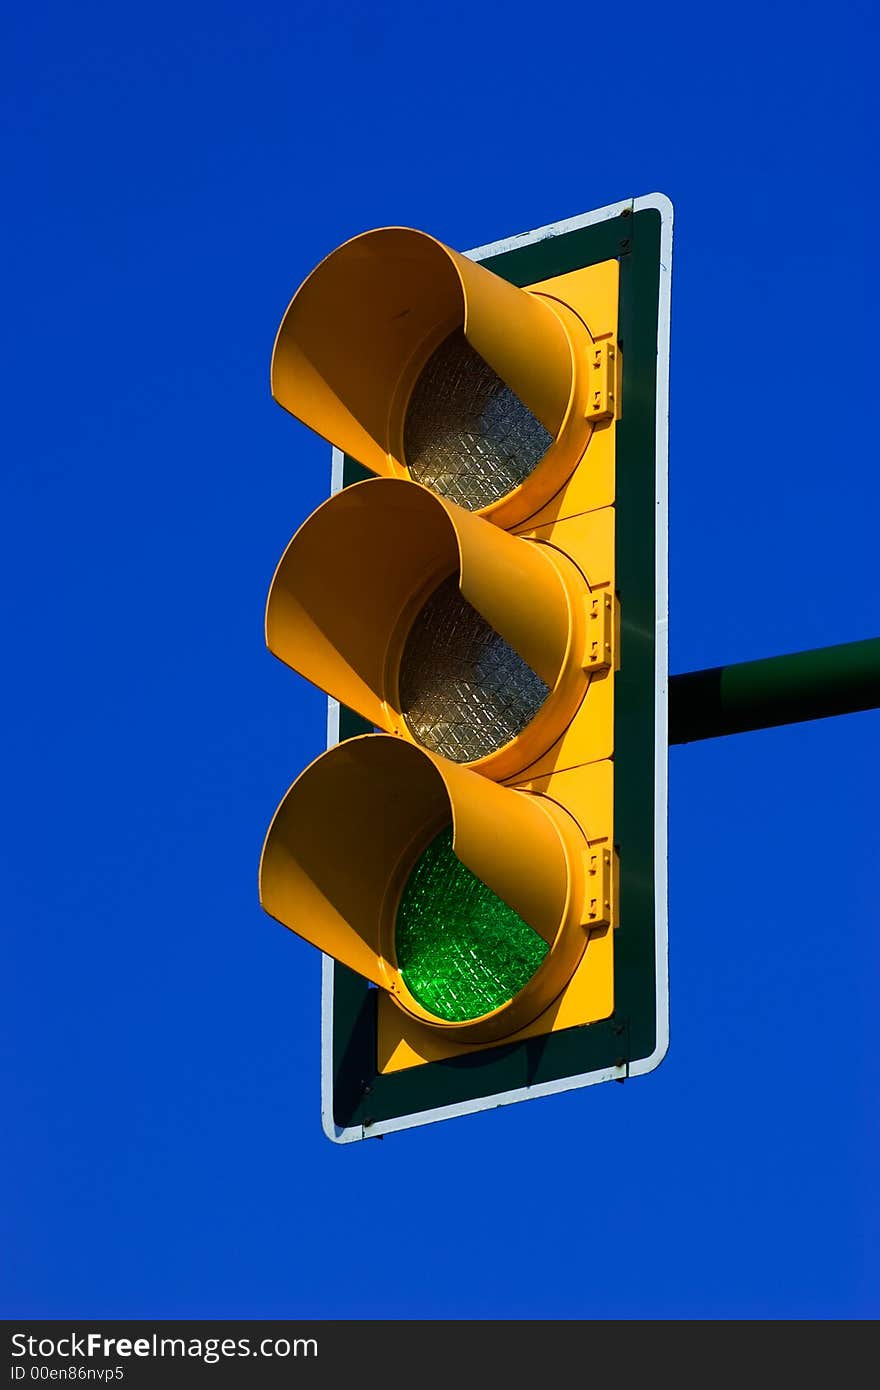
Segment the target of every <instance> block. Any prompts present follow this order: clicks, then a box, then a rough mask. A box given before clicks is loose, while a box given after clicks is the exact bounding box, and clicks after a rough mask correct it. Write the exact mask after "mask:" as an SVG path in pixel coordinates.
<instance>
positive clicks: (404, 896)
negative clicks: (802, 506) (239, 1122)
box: [260, 198, 671, 1140]
mask: <svg viewBox="0 0 880 1390" xmlns="http://www.w3.org/2000/svg"><path fill="white" fill-rule="evenodd" d="M669 213H670V210H669V205H668V203H666V200H665V199H660V198H654V199H653V200H652V199H648V200H639V201H638V202H636V203H630V204H626V205H621V206H620V207H619V208H618V209H605V210H603V213H602V214H595V215H593V217H592V218H590V217H588V218H586V219H576V220H575V223H573V224H562V226H560V227H559V228H555V229H543V230H544V232H546V233H547V235H542V234H541V233H535V234H530V235H529V236H528V237H526V238H520V239H517V244H516V245H515V246H513V247H510V248H505V249H498V250H496V249H495V248H488V250H490V251H495V254H493V255H492V256H491V257H490V256H484V255H481V254H480V253H472V254H471V255H470V256H465V255H461V254H459V253H458V252H456V251H453V250H451V249H450V248H449V247H447V246H445V245H443V244H442V243H441V242H439V241H438V240H436V239H435V238H433V237H430V236H428V235H426V234H425V233H423V232H419V231H413V230H409V229H405V228H399V227H394V228H383V229H380V230H377V231H373V232H367V233H364V234H362V235H361V236H358V237H355V238H354V239H352V240H351V241H348V242H346V243H344V244H343V245H342V246H340V247H339V248H337V250H335V251H334V252H332V253H331V254H330V255H329V256H328V257H327V258H326V259H325V260H324V261H322V262H321V264H320V265H319V266H318V267H317V269H315V270H314V271H313V272H312V273H311V274H310V275H309V276H308V277H307V278H306V279H305V281H304V282H303V284H302V285H301V287H300V289H299V290H298V291H297V292H296V294H295V295H294V297H293V299H292V301H291V303H290V305H289V307H288V309H287V312H286V314H285V315H284V318H283V320H282V323H281V326H280V328H279V330H278V335H277V339H276V343H275V350H274V353H273V357H272V368H271V383H272V392H273V395H274V396H275V398H276V400H277V401H278V402H279V403H280V404H281V405H282V406H283V407H284V408H285V409H286V410H288V411H289V412H290V413H291V414H292V415H294V416H296V417H297V418H298V419H300V420H301V421H303V422H304V423H305V424H306V425H308V426H310V427H311V428H312V429H313V430H315V431H316V432H317V433H319V434H320V435H322V436H323V437H324V438H326V439H327V440H328V441H329V442H330V443H331V444H332V445H333V446H334V451H335V457H336V458H337V459H338V460H340V459H341V461H342V462H343V470H342V471H343V476H342V478H341V480H340V481H341V482H342V483H343V484H344V485H343V486H341V487H339V488H338V489H337V490H336V491H334V493H333V494H332V495H331V496H330V497H329V498H328V500H327V501H326V502H324V503H323V504H322V505H321V506H320V507H318V509H317V510H316V511H315V512H314V513H313V514H312V515H311V516H310V517H308V518H307V519H306V520H305V521H304V522H303V523H302V525H301V526H300V527H299V529H298V530H297V532H296V533H295V535H294V537H293V539H292V540H291V542H290V544H289V546H288V548H287V550H286V551H285V553H284V555H283V557H282V558H281V560H280V563H279V564H278V567H277V569H276V572H275V576H274V578H273V580H272V584H271V588H270V591H269V596H268V602H267V608H266V640H267V644H268V646H269V649H270V650H271V651H272V652H273V653H274V654H275V655H276V656H277V657H279V658H280V659H281V661H283V662H284V663H285V664H286V665H288V666H289V667H291V668H292V669H293V670H295V671H296V672H298V673H299V674H300V675H301V676H304V677H305V678H306V679H307V680H309V681H311V682H313V683H314V684H315V685H317V686H319V687H320V688H321V689H323V690H324V691H326V692H327V694H328V696H330V697H331V701H333V702H338V709H339V711H340V729H339V733H340V741H339V742H338V743H336V744H335V745H334V746H331V747H330V748H329V749H328V750H327V751H326V752H324V753H322V754H321V755H320V756H318V757H317V758H316V759H315V761H314V762H312V763H311V765H310V766H309V767H307V768H306V769H305V771H303V772H302V773H301V774H300V775H299V776H298V777H297V778H296V780H295V781H294V783H293V785H292V786H291V787H290V789H289V791H288V792H287V794H286V796H285V797H284V799H283V800H282V802H281V804H280V806H279V807H278V809H277V811H276V813H275V816H274V818H273V820H272V823H271V826H270V828H269V831H268V833H267V836H266V840H265V844H264V848H263V855H262V859H261V864H260V900H261V903H262V905H263V907H264V908H265V910H266V911H267V912H268V913H269V914H270V915H271V916H273V917H274V918H276V919H277V920H278V921H280V922H282V923H283V924H284V925H285V926H287V927H289V928H291V929H292V930H293V931H295V932H297V933H298V934H299V935H300V936H302V937H304V938H305V939H306V940H308V941H310V942H312V943H313V944H314V945H315V946H317V947H319V948H320V949H321V950H322V951H323V952H324V953H325V957H326V958H327V959H326V961H325V1003H324V1010H325V1045H324V1068H323V1072H324V1124H325V1130H326V1131H327V1133H328V1134H329V1135H330V1137H331V1138H335V1139H342V1140H347V1139H352V1138H361V1137H365V1136H367V1135H370V1134H381V1133H385V1132H388V1131H389V1130H392V1129H396V1128H402V1127H405V1126H407V1125H411V1124H416V1123H423V1122H425V1121H426V1120H428V1119H437V1118H442V1117H444V1116H446V1115H452V1114H456V1113H461V1112H462V1111H464V1110H473V1109H479V1108H485V1107H486V1106H488V1105H496V1104H499V1103H504V1102H505V1101H508V1100H513V1099H520V1098H525V1096H526V1095H539V1094H543V1093H547V1092H549V1091H554V1090H562V1089H566V1088H567V1087H569V1086H576V1085H585V1084H589V1082H591V1081H598V1080H604V1079H610V1078H612V1077H613V1078H617V1079H623V1078H625V1077H626V1076H627V1075H629V1074H633V1073H635V1072H638V1071H644V1070H649V1069H650V1068H651V1067H652V1066H655V1065H657V1063H658V1062H659V1060H660V1059H661V1057H662V1055H663V1053H664V1051H665V1046H666V986H665V907H664V895H663V885H664V874H663V863H662V857H663V843H664V842H663V835H664V833H665V825H664V818H665V699H664V697H665V641H664V631H665V628H664V620H665V611H664V606H665V491H664V483H665V468H664V466H663V465H664V464H665V455H662V450H663V445H664V441H665V435H664V431H663V400H662V399H661V397H662V395H663V384H664V383H663V377H664V374H665V357H664V353H665V336H664V335H665V332H666V328H667V323H666V322H665V321H664V317H665V310H668V280H667V282H666V284H665V285H664V284H663V281H662V278H661V276H662V273H665V272H662V270H661V267H662V266H664V265H665V266H668V250H669V241H670V236H671V223H670V216H669ZM661 251H663V252H665V256H666V259H665V261H663V260H662V259H661ZM640 253H641V254H640ZM664 294H665V296H666V298H665V300H664ZM658 349H659V352H660V355H659V358H658ZM658 362H659V364H660V371H659V372H658ZM658 382H659V386H658ZM658 407H659V408H658ZM661 455H662V457H661ZM658 457H659V458H660V466H659V467H658ZM332 708H333V709H334V710H335V709H336V708H337V704H336V703H334V704H333V705H332ZM661 745H662V746H661Z"/></svg>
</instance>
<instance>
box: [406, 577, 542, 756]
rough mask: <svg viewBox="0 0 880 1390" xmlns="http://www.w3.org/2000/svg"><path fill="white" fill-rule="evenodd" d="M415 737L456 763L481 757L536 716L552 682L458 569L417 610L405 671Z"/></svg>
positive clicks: (408, 711) (408, 715) (408, 709)
mask: <svg viewBox="0 0 880 1390" xmlns="http://www.w3.org/2000/svg"><path fill="white" fill-rule="evenodd" d="M398 685H399V690H400V702H401V710H402V713H403V715H404V718H405V719H406V722H407V726H408V727H409V729H410V731H411V732H412V734H413V735H414V736H415V738H416V739H417V740H418V741H419V743H421V744H422V746H423V747H424V748H428V749H430V751H431V752H432V753H442V755H443V757H444V758H449V759H450V760H451V761H452V762H456V763H464V762H475V761H476V759H477V758H483V757H486V756H487V755H488V754H489V753H494V752H495V750H496V749H498V748H501V747H503V746H504V744H505V743H509V742H510V740H511V739H513V738H516V736H517V735H518V734H519V733H521V732H522V730H523V729H524V728H525V726H526V725H527V724H528V723H529V722H530V720H532V719H534V717H535V715H536V714H537V713H538V710H539V709H540V708H541V706H542V704H543V703H544V701H545V699H546V698H547V695H548V693H549V692H548V688H547V686H546V685H545V684H544V682H543V681H542V680H541V678H540V676H538V675H536V674H535V672H534V671H533V670H532V668H531V666H529V665H527V664H526V662H525V661H523V659H522V657H521V656H520V655H519V653H518V652H516V651H514V649H513V647H511V646H510V644H509V643H508V642H505V640H504V638H503V637H501V636H499V634H498V633H497V632H496V631H495V629H494V628H493V627H490V625H489V624H488V623H487V622H486V620H485V618H484V617H483V616H482V615H481V614H480V613H478V612H477V610H476V609H475V608H473V607H472V606H471V604H469V603H468V602H467V600H466V599H465V598H463V597H462V594H461V591H460V589H459V587H458V577H457V575H455V574H453V575H450V577H449V578H448V579H446V580H444V581H443V583H442V584H440V585H439V587H438V588H437V589H435V590H434V592H433V594H432V595H431V597H430V598H429V599H428V601H427V603H425V605H424V606H423V608H422V609H421V611H420V612H419V613H418V615H417V616H416V619H415V622H414V623H413V625H412V627H411V629H410V632H409V636H408V638H407V640H406V645H405V647H404V651H403V657H402V660H401V663H400V670H399V673H398Z"/></svg>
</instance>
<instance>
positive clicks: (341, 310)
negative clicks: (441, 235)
mask: <svg viewBox="0 0 880 1390" xmlns="http://www.w3.org/2000/svg"><path fill="white" fill-rule="evenodd" d="M590 342H591V339H590V335H589V332H588V330H587V328H586V326H585V325H584V324H583V323H582V321H581V320H580V319H579V318H578V317H577V315H576V314H574V313H573V312H572V311H571V310H569V309H567V308H566V307H565V306H564V305H562V304H560V303H558V302H557V301H555V300H553V299H551V298H549V297H544V296H540V295H536V294H530V293H529V292H528V291H526V290H522V289H519V288H517V287H516V286H514V285H511V284H509V283H508V282H507V281H505V280H502V279H501V278H500V277H498V276H496V275H494V274H492V272H491V271H489V270H487V269H485V268H484V267H483V266H481V265H479V264H477V263H475V262H473V261H470V260H468V259H467V257H465V256H461V255H459V253H458V252H456V251H453V250H451V249H450V248H449V247H447V246H444V245H443V244H442V243H441V242H439V241H436V240H435V239H434V238H433V237H430V236H428V235H427V234H426V233H424V232H418V231H413V230H410V229H407V228H402V227H387V228H382V229H380V230H377V231H372V232H365V233H363V234H362V235H361V236H358V237H355V238H354V239H353V240H351V241H348V242H346V243H344V245H342V246H340V247H339V248H338V249H337V250H336V251H334V252H332V253H331V254H330V255H329V256H328V257H327V258H326V259H325V260H324V261H322V262H321V264H320V265H319V266H318V267H317V268H316V269H315V270H314V271H313V272H312V274H311V275H310V276H309V277H308V278H307V279H306V280H305V282H304V283H303V285H302V286H301V287H300V289H299V290H298V291H297V293H296V294H295V295H294V298H293V300H292V301H291V303H290V305H289V307H288V309H287V312H286V314H285V315H284V318H283V320H282V323H281V327H280V328H279V331H278V335H277V338H276V342H275V349H274V352H273V357H272V369H271V380H272V393H273V395H274V396H275V398H276V400H277V401H278V402H279V403H280V404H281V405H282V406H284V408H285V409H286V410H288V411H290V413H291V414H293V415H295V416H296V417H297V418H298V419H300V420H302V421H303V422H304V423H305V424H307V425H309V426H310V428H312V429H314V430H315V431H317V433H319V434H321V435H323V436H324V438H326V439H328V440H330V441H331V442H332V443H333V444H335V445H336V446H337V447H338V448H340V449H342V450H343V451H344V452H345V453H347V454H350V455H351V456H352V457H354V458H355V459H357V460H358V461H359V462H360V463H362V464H364V465H365V466H366V467H367V468H369V469H370V470H371V471H372V472H373V473H376V474H379V475H384V476H397V477H404V478H412V479H414V480H415V481H417V482H422V483H424V484H425V485H426V486H428V487H430V488H431V489H432V490H433V491H435V492H437V493H439V494H440V495H442V496H445V497H448V498H450V499H451V500H453V501H455V502H457V503H458V504H459V505H460V506H463V507H465V508H466V509H467V510H469V511H491V512H492V513H493V515H494V514H495V513H496V512H503V513H504V520H505V524H506V522H507V521H509V520H510V519H511V516H514V515H519V516H520V517H524V516H526V515H528V514H529V512H530V511H533V510H535V507H536V506H537V505H539V503H540V500H543V499H546V497H549V496H550V495H552V494H553V492H555V491H556V489H557V487H558V486H559V485H560V484H561V482H562V481H564V479H565V477H566V476H567V474H568V473H569V472H570V471H571V469H572V468H573V467H574V464H575V463H576V461H577V458H578V457H579V455H580V453H581V452H582V451H583V448H584V447H585V444H586V442H587V440H588V439H589V434H590V427H589V425H588V424H587V423H586V420H585V396H584V391H583V390H579V377H578V374H577V372H576V370H575V362H576V361H581V360H582V359H585V358H586V355H587V354H586V348H587V346H588V345H589V343H590ZM533 474H534V475H535V478H534V485H533V484H532V481H531V480H532V475H533ZM539 480H540V486H538V484H539ZM534 489H537V491H535V490H534ZM538 494H540V496H538ZM536 497H537V498H538V500H537V501H536V500H535V499H536Z"/></svg>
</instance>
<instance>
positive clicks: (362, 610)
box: [266, 478, 590, 775]
mask: <svg viewBox="0 0 880 1390" xmlns="http://www.w3.org/2000/svg"><path fill="white" fill-rule="evenodd" d="M447 579H450V582H451V583H453V584H454V583H457V586H458V590H459V591H460V596H461V597H460V599H459V600H458V601H459V604H460V608H461V612H460V613H455V614H454V615H453V617H454V619H459V620H460V619H461V617H465V618H466V616H467V612H468V611H470V610H476V613H477V614H479V615H480V616H481V618H482V619H484V620H485V623H486V624H487V625H488V629H491V635H494V634H498V635H499V636H500V638H502V639H503V642H504V643H506V644H508V650H509V649H512V651H513V652H514V653H517V654H518V656H519V658H521V660H522V662H523V663H525V668H527V669H525V670H524V675H525V678H526V679H528V678H529V676H530V675H531V673H534V677H533V682H534V683H537V684H538V685H539V686H540V683H541V682H543V687H544V689H543V693H542V695H541V698H540V700H539V702H538V704H537V705H536V707H535V709H534V711H533V715H531V716H530V718H533V719H534V723H535V725H537V727H532V725H531V723H530V722H529V718H525V716H523V718H524V720H525V722H524V723H523V724H522V725H521V727H516V726H514V728H513V730H512V733H513V737H512V738H511V737H508V736H502V737H501V741H500V742H499V743H498V744H496V745H495V747H494V750H493V751H492V752H489V753H486V754H484V755H483V756H482V757H481V756H480V755H478V756H477V757H474V756H470V755H466V756H464V757H460V756H458V755H457V754H453V753H451V752H449V750H448V748H447V747H446V746H445V745H444V744H443V743H442V742H436V743H433V744H432V743H430V742H428V743H427V745H426V746H429V747H433V748H434V750H435V751H439V752H444V753H446V754H447V756H450V757H453V756H454V757H455V760H456V761H466V762H471V763H475V764H476V763H479V767H480V770H481V771H483V772H490V773H492V774H493V775H506V774H507V773H508V772H510V773H513V772H516V771H518V770H519V769H521V768H523V767H525V766H526V765H527V764H528V763H529V762H530V761H531V760H532V759H533V758H534V757H537V756H539V754H540V753H541V752H542V751H543V750H544V748H546V747H547V745H548V742H552V741H553V738H554V737H555V736H557V735H558V734H559V733H561V732H562V730H563V729H564V728H565V727H566V725H567V724H568V723H569V721H570V720H571V718H572V716H573V714H574V712H575V710H576V709H577V707H578V705H579V703H580V701H581V700H582V699H583V697H584V694H585V691H586V689H587V685H588V682H589V677H588V675H587V674H586V672H585V666H586V665H587V661H586V657H585V651H586V647H587V643H588V637H587V631H586V630H587V626H588V618H587V599H588V597H589V596H590V588H589V585H588V583H587V580H586V578H585V577H584V575H583V574H582V573H581V571H580V570H579V569H578V568H577V566H576V565H575V564H574V563H573V561H572V560H571V558H569V557H567V556H565V555H563V554H562V553H561V552H560V551H558V550H556V549H555V548H554V547H553V546H550V545H546V544H543V543H540V542H536V541H534V540H526V539H524V538H522V537H519V536H514V535H511V534H509V533H508V532H506V531H502V530H501V529H500V528H499V527H497V526H494V525H492V524H491V523H490V522H489V521H486V520H484V519H483V518H481V517H479V516H476V515H474V514H473V513H471V512H467V511H465V510H464V509H462V508H461V507H457V506H456V505H455V504H454V503H451V502H448V501H446V500H445V499H442V498H439V497H437V496H435V495H434V494H433V493H432V492H430V491H429V490H428V489H427V488H424V487H422V486H420V485H419V484H417V483H411V482H407V481H405V480H403V479H391V478H384V479H378V478H375V479H369V480H368V481H366V482H361V483H357V484H355V485H353V486H351V487H348V488H344V489H343V490H342V491H341V492H339V493H337V494H336V495H335V496H333V497H331V498H329V499H328V500H327V501H326V502H324V503H323V504H322V505H321V506H320V507H318V509H317V510H316V511H315V512H313V513H312V515H311V516H310V517H309V518H308V520H307V521H306V522H305V523H304V524H303V525H302V526H301V527H300V529H299V531H297V533H296V535H295V536H294V538H293V540H292V541H291V542H290V544H289V546H288V547H287V550H286V551H285V553H284V556H283V557H282V559H281V562H280V563H279V565H278V568H277V570H276V572H275V577H274V579H273V581H272V585H271V588H270V590H269V597H268V602H267V606H266V642H267V645H268V646H269V649H270V650H271V651H272V652H274V654H275V655H276V656H278V657H279V658H280V659H281V660H282V661H283V662H285V663H286V665H288V666H290V667H292V668H293V669H294V670H295V671H298V672H299V673H300V674H301V675H303V676H305V677H306V679H308V680H310V681H312V682H313V683H314V684H315V685H317V686H319V687H320V688H321V689H322V690H325V691H327V692H328V693H329V694H331V695H333V696H334V697H335V698H336V699H338V700H340V701H341V702H342V703H343V704H345V705H347V706H348V707H349V708H351V709H354V710H356V711H357V712H358V713H359V714H361V715H362V716H363V717H364V718H365V719H367V720H369V721H370V723H372V724H374V725H375V726H376V727H377V728H380V729H384V730H386V731H388V732H394V733H399V734H402V735H403V736H404V737H407V738H413V737H417V735H416V733H415V732H414V727H413V723H412V720H408V715H409V714H410V713H411V708H410V705H409V704H408V699H410V700H411V699H412V698H413V697H412V695H411V689H412V686H413V685H415V686H417V687H419V689H420V690H425V689H426V687H427V686H428V683H429V682H434V693H435V695H436V698H437V699H438V700H440V701H442V700H443V699H444V695H443V691H444V689H445V690H446V691H450V690H451V689H452V688H454V687H456V686H457V687H458V689H461V688H462V687H463V686H464V685H465V684H466V685H467V686H468V690H469V691H471V692H472V695H473V699H474V701H476V702H479V700H480V698H481V693H482V692H481V688H480V687H481V682H482V681H485V682H487V683H488V684H491V681H492V678H493V672H492V671H491V670H488V671H487V667H489V666H490V661H489V660H487V653H486V648H485V646H480V645H479V644H476V646H475V649H474V659H473V665H472V666H471V667H470V668H469V667H468V665H467V662H466V661H465V660H464V659H463V657H462V655H461V652H460V651H458V652H454V653H453V656H452V658H451V659H447V661H446V663H445V670H443V669H438V668H439V667H441V666H442V665H443V664H444V663H443V661H442V648H441V643H442V634H441V633H440V632H439V629H440V628H442V627H443V626H444V624H442V623H439V622H430V621H429V622H428V624H427V630H426V632H425V636H424V639H423V645H422V648H421V652H420V654H419V655H418V656H417V657H416V658H415V664H416V665H417V666H418V670H417V671H416V672H415V679H414V680H412V679H411V680H410V683H409V684H410V689H408V688H407V683H406V679H405V678H406V668H405V657H406V655H407V652H408V650H409V649H408V647H407V640H408V637H409V635H410V633H411V632H412V631H413V630H414V625H415V623H416V621H417V620H418V619H419V617H420V615H421V614H423V613H425V612H427V611H428V610H427V608H426V604H427V601H429V600H430V599H431V596H432V595H433V594H436V593H437V592H438V589H439V586H440V585H441V583H442V582H443V581H446V580H447ZM456 598H458V595H456ZM462 601H463V602H462ZM429 617H430V614H429ZM452 625H453V624H452V623H450V624H447V625H446V626H452ZM488 629H487V632H488ZM489 655H490V656H491V653H490V654H489ZM431 658H435V659H433V660H432V659H431ZM412 664H414V663H413V662H411V663H410V665H412ZM510 685H511V680H510V678H509V676H508V678H507V680H506V681H505V682H504V689H503V690H502V691H501V695H502V696H503V698H504V699H505V700H507V699H508V696H509V688H510ZM431 694H432V692H431V690H430V689H429V690H427V695H428V698H430V697H431ZM545 697H546V698H545ZM451 698H452V696H449V699H451ZM486 698H487V699H489V698H490V697H489V696H487V697H486ZM447 703H448V701H447ZM504 712H506V711H504ZM538 715H540V718H538V717H537V716H538ZM478 717H479V713H478V705H477V706H475V705H474V704H470V705H469V706H468V708H467V711H466V714H463V719H464V720H465V721H466V722H469V723H470V724H473V722H474V720H475V719H476V718H478ZM487 717H488V711H487ZM500 727H501V728H502V729H503V728H505V727H507V726H506V725H504V724H503V721H502V723H501V725H500ZM417 741H420V742H424V741H425V740H424V739H417Z"/></svg>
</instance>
